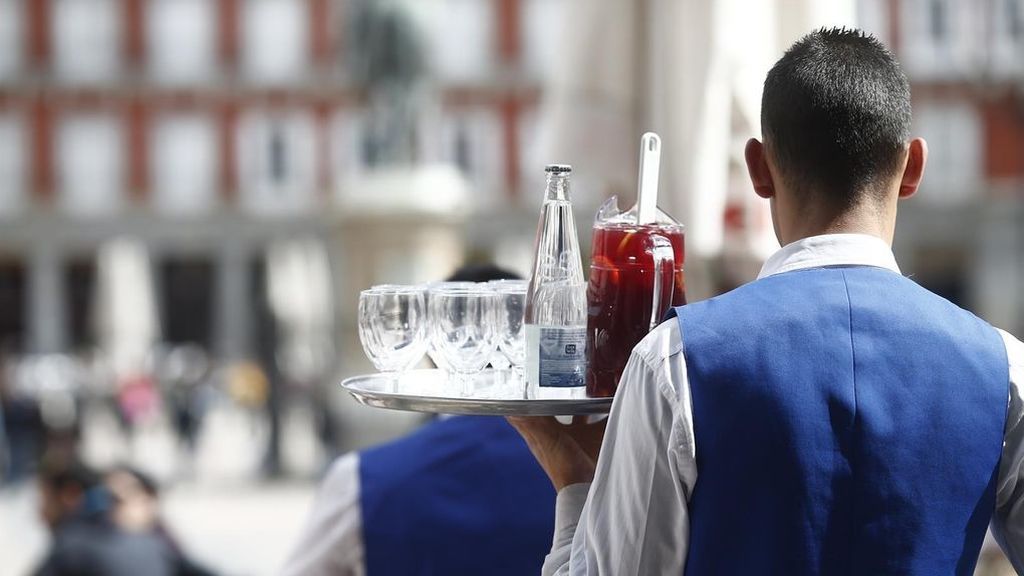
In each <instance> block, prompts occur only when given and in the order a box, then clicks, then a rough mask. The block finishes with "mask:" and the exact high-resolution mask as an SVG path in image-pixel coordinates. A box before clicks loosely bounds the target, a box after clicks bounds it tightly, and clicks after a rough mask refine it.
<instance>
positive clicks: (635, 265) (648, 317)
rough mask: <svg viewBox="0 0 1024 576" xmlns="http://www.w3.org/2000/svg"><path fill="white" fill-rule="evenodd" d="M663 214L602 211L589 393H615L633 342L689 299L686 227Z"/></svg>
mask: <svg viewBox="0 0 1024 576" xmlns="http://www.w3.org/2000/svg"><path fill="white" fill-rule="evenodd" d="M613 201H614V199H612V200H611V202H613ZM613 205H614V204H613ZM606 206H607V204H606ZM604 211H605V208H602V212H604ZM616 211H617V209H616ZM660 216H661V217H660V218H659V220H658V223H654V224H644V225H638V224H636V220H635V216H632V215H629V213H626V214H622V215H617V217H614V218H610V219H603V218H602V216H601V212H599V214H598V220H597V222H596V223H595V225H594V237H593V246H592V256H591V264H590V282H589V285H588V287H587V307H588V308H587V395H588V396H613V395H614V394H615V389H616V388H617V387H618V383H619V377H620V376H621V375H622V370H623V369H624V368H625V367H626V361H627V360H629V355H630V353H631V352H632V350H633V347H634V346H636V344H637V343H638V342H640V340H641V339H643V337H644V336H646V335H647V333H648V332H649V331H650V330H651V328H653V327H654V326H656V325H657V324H658V323H659V322H660V321H661V319H662V318H663V317H664V315H665V313H666V312H668V309H669V308H670V307H672V306H681V305H683V304H685V303H686V290H685V278H684V275H683V258H684V237H683V226H682V225H681V224H679V223H676V222H675V221H673V220H671V218H669V217H668V216H665V215H664V214H663V213H662V214H660Z"/></svg>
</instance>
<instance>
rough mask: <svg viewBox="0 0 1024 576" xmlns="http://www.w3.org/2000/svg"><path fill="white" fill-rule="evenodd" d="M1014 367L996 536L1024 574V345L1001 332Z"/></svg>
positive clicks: (998, 489)
mask: <svg viewBox="0 0 1024 576" xmlns="http://www.w3.org/2000/svg"><path fill="white" fill-rule="evenodd" d="M999 332H1000V336H1002V337H1003V342H1004V343H1005V344H1006V357H1007V360H1008V361H1009V364H1010V398H1009V403H1008V405H1007V410H1006V432H1005V433H1004V436H1003V454H1002V458H1001V460H1000V464H999V480H998V484H997V487H996V510H995V514H994V515H993V517H992V535H993V536H995V539H996V541H997V542H998V543H999V546H1000V547H1001V548H1002V549H1003V553H1005V554H1006V557H1007V558H1009V560H1010V563H1011V564H1013V567H1014V569H1015V570H1016V571H1017V573H1018V574H1024V481H1022V479H1024V400H1022V391H1024V343H1021V341H1020V340H1017V339H1016V338H1014V337H1013V336H1011V335H1010V334H1008V333H1006V332H1003V331H1002V330H1000V331H999Z"/></svg>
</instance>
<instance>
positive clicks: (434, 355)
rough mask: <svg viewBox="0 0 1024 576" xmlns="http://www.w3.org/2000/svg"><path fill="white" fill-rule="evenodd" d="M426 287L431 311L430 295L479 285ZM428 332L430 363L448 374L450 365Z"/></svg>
mask: <svg viewBox="0 0 1024 576" xmlns="http://www.w3.org/2000/svg"><path fill="white" fill-rule="evenodd" d="M424 286H425V288H426V293H425V296H426V304H427V310H430V294H431V293H432V292H434V291H436V290H441V289H444V288H475V287H476V286H477V284H476V282H430V283H427V284H425V285H424ZM427 332H428V333H427V356H428V357H429V358H430V361H431V362H433V363H434V366H437V367H438V368H440V369H441V370H444V371H446V372H447V371H448V363H447V362H445V360H444V356H442V355H441V352H440V351H438V349H437V348H435V347H434V339H433V338H431V337H430V334H429V332H430V330H429V328H428V329H427Z"/></svg>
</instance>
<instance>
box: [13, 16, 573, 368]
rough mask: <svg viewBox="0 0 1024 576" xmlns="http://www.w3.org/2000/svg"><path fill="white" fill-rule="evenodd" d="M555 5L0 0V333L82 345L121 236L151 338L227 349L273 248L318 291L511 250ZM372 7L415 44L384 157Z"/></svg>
mask: <svg viewBox="0 0 1024 576" xmlns="http://www.w3.org/2000/svg"><path fill="white" fill-rule="evenodd" d="M563 4H565V2H564V1H563V0H416V1H414V2H407V1H406V2H401V1H389V2H368V1H359V0H218V1H216V2H211V1H208V0H0V341H3V342H5V343H6V344H7V345H9V346H10V347H12V348H13V349H15V350H18V351H22V352H26V353H49V352H61V351H67V350H75V349H83V348H87V347H89V346H92V345H94V344H95V343H96V342H95V334H94V332H95V328H94V326H95V319H94V318H93V316H94V315H95V312H94V311H93V310H92V308H93V306H92V303H93V302H94V301H95V299H96V298H95V295H94V292H95V289H96V285H97V284H98V283H97V255H98V253H99V252H100V250H101V248H102V246H103V245H104V244H105V243H107V242H109V241H111V240H113V239H117V238H121V237H129V238H133V239H135V240H137V241H139V242H141V243H142V244H143V245H144V246H145V248H146V249H147V250H148V253H149V254H150V257H151V260H152V266H151V268H152V273H153V278H154V282H153V285H154V286H155V287H156V290H155V291H156V301H157V303H158V304H157V307H158V309H159V312H160V313H159V317H160V324H161V337H162V339H163V340H165V341H167V342H169V343H172V344H173V343H186V342H188V343H196V344H199V345H201V346H203V347H205V348H207V349H208V350H210V351H212V352H213V353H215V354H216V355H218V356H221V357H227V358H240V357H246V356H250V355H252V354H253V353H254V348H255V347H256V340H258V339H259V338H260V336H259V335H258V334H257V332H258V331H259V322H257V321H256V318H257V317H258V316H259V314H260V310H259V308H260V306H261V305H262V304H261V302H258V300H265V299H266V294H267V286H265V284H266V283H267V282H266V275H267V274H266V268H267V264H266V260H267V256H266V255H267V253H268V251H269V249H270V246H271V245H272V244H273V243H275V242H276V241H279V240H282V239H292V238H300V239H303V240H304V241H313V242H317V243H320V244H322V245H323V246H324V247H325V249H326V252H327V254H328V255H329V257H328V260H329V262H330V266H331V269H332V270H333V272H334V276H335V277H336V278H337V279H338V282H337V286H336V288H335V295H336V298H338V299H339V300H350V299H354V294H355V292H354V291H355V290H356V289H358V288H360V287H364V286H366V285H368V284H370V283H373V282H380V281H391V282H412V281H423V280H428V279H433V278H436V277H437V276H439V275H443V274H446V273H447V272H448V271H449V270H450V268H451V267H452V266H454V265H456V264H458V263H459V262H461V260H462V259H463V258H464V257H467V256H469V257H472V256H487V257H493V256H495V254H497V256H498V258H499V259H502V258H503V257H504V258H505V260H506V261H508V260H512V261H513V262H517V261H519V260H521V259H522V258H523V254H524V251H525V252H528V250H529V248H528V247H523V246H522V242H521V238H523V237H528V236H529V234H528V233H527V234H525V235H524V234H522V230H520V229H519V228H520V227H521V226H522V225H523V224H525V226H526V228H525V229H526V230H530V229H532V227H533V218H534V210H533V208H535V204H536V202H533V201H532V200H535V198H533V197H532V196H531V197H530V200H531V201H530V202H526V203H525V206H524V203H523V202H522V201H521V200H520V199H521V198H522V196H523V194H522V191H523V189H524V183H525V182H527V181H528V179H529V178H531V177H532V176H527V174H529V173H530V172H537V173H539V172H540V170H539V168H537V169H535V170H530V169H531V168H536V166H535V164H536V163H537V161H536V159H534V158H533V157H532V154H533V151H532V148H531V145H530V143H531V142H532V138H533V133H534V132H535V124H536V122H537V108H538V104H539V101H540V98H541V90H542V88H541V87H542V84H543V82H542V79H543V77H544V75H545V74H547V73H548V72H549V67H550V66H551V63H552V62H554V61H555V60H556V58H555V57H554V55H553V54H552V53H551V52H552V49H553V46H554V44H553V40H554V39H555V38H556V37H557V26H558V25H559V21H560V18H558V10H559V9H560V7H561V6H562V5H563ZM374 6H377V7H381V6H383V7H385V10H384V15H385V17H388V15H389V14H390V17H391V20H387V18H385V21H384V24H385V26H384V28H381V27H378V28H377V29H376V30H378V31H380V30H383V32H381V33H382V34H385V36H384V39H385V40H388V39H390V38H391V37H390V36H387V34H393V33H395V31H394V30H393V27H392V28H388V26H390V25H393V24H395V23H399V24H401V23H403V22H404V23H407V24H408V25H409V27H410V29H411V30H412V34H411V35H410V37H412V38H413V39H414V40H415V41H416V42H419V44H418V46H419V47H420V48H422V50H421V53H422V54H423V55H425V59H424V72H423V74H421V76H420V77H419V79H417V81H416V83H415V85H414V86H413V88H414V90H412V91H413V92H414V93H415V94H414V98H413V104H414V108H415V110H414V112H413V114H411V118H412V120H411V123H410V126H411V131H412V135H411V140H410V141H411V142H412V145H411V149H410V150H411V153H410V155H409V156H408V157H406V158H404V159H402V161H399V162H390V163H389V162H388V160H387V159H386V158H385V159H383V160H382V156H381V154H380V153H379V146H378V145H377V144H378V142H377V141H376V140H377V138H378V134H377V132H379V126H376V125H375V124H374V119H375V115H374V107H375V106H378V103H377V99H376V98H375V96H374V90H373V86H372V84H369V83H367V82H366V81H364V80H363V79H361V78H360V77H359V74H358V68H359V65H360V62H362V60H361V58H363V57H364V55H363V54H361V53H360V51H361V50H364V49H365V46H366V44H365V43H366V42H370V43H371V45H372V43H373V41H374V38H369V39H366V38H360V35H361V32H362V31H365V27H363V26H356V25H355V20H356V19H357V18H360V17H363V16H365V14H364V12H367V11H369V12H373V11H374V8H373V7H374ZM388 10H391V12H388ZM377 12H380V10H377ZM377 40H378V44H380V38H377ZM359 42H363V44H359ZM379 55H380V56H381V57H382V58H383V62H384V66H385V67H386V66H387V65H388V63H389V62H391V60H388V59H389V58H391V59H392V60H393V59H396V58H397V59H398V60H401V59H402V58H403V55H402V54H397V55H396V54H393V53H389V52H388V50H387V49H386V47H385V50H384V51H383V53H382V54H379ZM399 64H401V63H399ZM387 105H388V103H387V102H385V104H384V106H387ZM376 117H377V118H379V117H380V114H377V115H376ZM535 181H536V180H534V182H535ZM499 212H501V213H503V214H504V215H505V216H504V217H503V218H501V219H500V221H499V222H498V224H497V225H495V222H494V221H493V219H489V218H487V217H486V216H484V217H476V216H474V217H468V216H467V215H469V214H485V215H486V214H494V213H499ZM517 215H519V216H517ZM489 220H490V221H489ZM504 238H510V239H511V240H509V241H508V242H505V240H503V239H504ZM467 246H472V247H473V248H472V249H469V248H467ZM502 255H504V256H502ZM517 259H518V260H517ZM350 308H351V306H342V305H339V306H337V307H335V310H337V314H338V315H339V316H342V317H343V316H344V315H345V313H346V311H347V310H349V309H350ZM342 320H344V318H342Z"/></svg>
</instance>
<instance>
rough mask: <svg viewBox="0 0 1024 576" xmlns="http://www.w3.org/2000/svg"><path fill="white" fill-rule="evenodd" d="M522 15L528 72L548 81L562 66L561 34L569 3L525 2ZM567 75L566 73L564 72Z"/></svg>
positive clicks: (544, 0) (532, 0) (557, 0)
mask: <svg viewBox="0 0 1024 576" xmlns="http://www.w3.org/2000/svg"><path fill="white" fill-rule="evenodd" d="M522 6H523V12H522V18H523V23H522V27H521V29H522V31H523V58H524V64H525V66H526V69H527V70H529V71H530V73H531V74H533V75H534V77H535V78H538V79H548V78H550V77H551V76H552V75H553V74H555V73H556V72H558V64H560V63H562V62H563V59H562V57H561V54H560V53H559V51H560V50H561V49H562V48H563V46H564V39H563V34H562V30H563V28H564V27H565V26H566V25H568V23H569V22H571V21H570V20H568V19H566V15H568V13H569V6H568V3H567V2H566V0H526V2H525V3H524V4H522ZM563 72H564V71H563Z"/></svg>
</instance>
